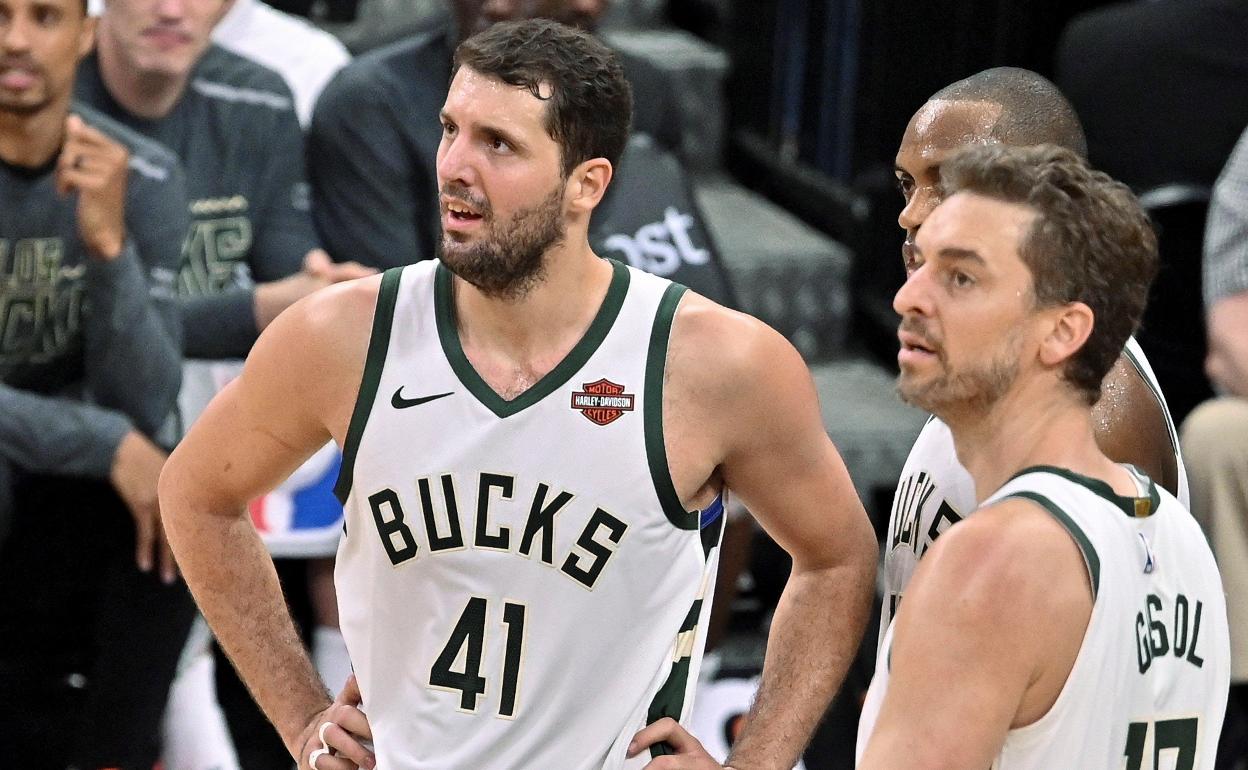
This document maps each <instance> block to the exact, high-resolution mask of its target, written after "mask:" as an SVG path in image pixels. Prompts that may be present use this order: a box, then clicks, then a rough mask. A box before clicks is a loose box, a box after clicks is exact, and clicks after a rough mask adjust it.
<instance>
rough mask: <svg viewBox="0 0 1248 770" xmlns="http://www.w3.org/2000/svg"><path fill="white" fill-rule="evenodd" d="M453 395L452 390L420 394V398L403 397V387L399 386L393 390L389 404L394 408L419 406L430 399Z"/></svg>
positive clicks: (434, 399) (435, 399)
mask: <svg viewBox="0 0 1248 770" xmlns="http://www.w3.org/2000/svg"><path fill="white" fill-rule="evenodd" d="M453 395H455V391H453V390H452V391H451V392H450V393H438V394H437V395H433V396H421V397H420V398H403V388H401V387H400V388H399V389H398V390H396V391H394V396H392V397H391V398H390V405H391V406H393V407H394V408H395V409H406V408H408V407H409V406H420V405H421V404H427V403H429V402H430V401H437V400H438V399H439V398H446V397H447V396H453Z"/></svg>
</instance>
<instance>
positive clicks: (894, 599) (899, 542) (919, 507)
mask: <svg viewBox="0 0 1248 770" xmlns="http://www.w3.org/2000/svg"><path fill="white" fill-rule="evenodd" d="M1122 352H1123V355H1125V356H1126V357H1127V360H1128V361H1130V362H1131V364H1132V365H1133V366H1134V367H1135V370H1136V371H1137V372H1139V375H1140V377H1142V378H1143V379H1144V382H1145V383H1146V384H1147V385H1148V388H1149V390H1151V391H1152V393H1153V395H1154V396H1156V398H1157V403H1158V404H1160V405H1161V411H1162V413H1163V414H1165V416H1166V429H1167V432H1168V434H1169V438H1170V448H1171V449H1172V450H1173V451H1174V462H1175V467H1176V468H1177V469H1178V474H1179V495H1178V499H1179V502H1180V503H1182V504H1183V507H1185V508H1188V507H1190V505H1191V503H1190V500H1189V498H1188V492H1187V469H1186V468H1185V467H1184V465H1183V453H1182V452H1180V451H1179V432H1178V430H1176V429H1175V427H1174V420H1172V419H1171V418H1170V409H1169V407H1167V406H1166V398H1165V396H1164V395H1162V393H1161V385H1159V384H1158V383H1157V377H1156V375H1154V374H1153V367H1152V366H1151V365H1150V364H1149V363H1148V358H1147V357H1146V356H1145V355H1144V351H1143V349H1141V348H1140V343H1138V342H1136V341H1135V338H1134V337H1130V338H1128V339H1127V344H1126V346H1125V347H1124V348H1123V351H1122ZM976 507H978V505H977V501H976V499H975V481H974V480H973V479H972V478H971V474H970V472H969V471H967V470H966V468H964V467H962V464H961V463H959V462H958V454H957V450H956V449H954V445H953V434H952V433H950V432H949V426H947V425H945V424H944V423H943V422H941V421H940V420H938V419H936V418H935V417H933V418H931V419H930V420H928V421H927V424H926V425H924V426H923V430H922V431H921V432H920V433H919V437H918V438H917V439H915V442H914V446H913V447H912V448H911V449H910V455H909V456H908V457H907V458H906V464H905V466H904V467H903V468H902V471H901V480H900V481H899V482H898V483H897V491H896V492H895V493H894V495H893V508H892V512H891V513H890V514H889V517H888V532H887V534H886V536H885V540H884V572H883V575H884V600H883V605H882V607H881V609H880V630H879V636H878V637H877V642H878V644H879V645H880V646H882V645H883V643H884V632H885V631H887V630H888V626H889V623H891V622H892V619H893V615H895V614H896V613H897V605H898V603H900V602H901V596H902V594H903V593H904V592H905V590H906V584H907V583H909V582H910V577H911V576H912V575H914V570H915V567H917V566H918V563H919V559H920V558H921V557H922V556H923V554H924V553H926V552H927V549H929V548H931V547H932V543H934V542H936V538H938V537H940V535H941V533H943V532H944V531H945V530H947V529H948V528H949V527H951V526H953V525H954V524H955V523H957V522H959V521H961V520H962V519H963V517H965V516H966V515H967V514H969V513H970V512H971V511H973V510H975V508H976Z"/></svg>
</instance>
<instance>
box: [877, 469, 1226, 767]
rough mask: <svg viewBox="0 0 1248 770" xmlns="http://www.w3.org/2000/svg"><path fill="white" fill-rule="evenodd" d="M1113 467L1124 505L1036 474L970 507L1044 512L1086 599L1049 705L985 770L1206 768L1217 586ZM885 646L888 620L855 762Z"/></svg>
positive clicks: (1214, 572) (1185, 524)
mask: <svg viewBox="0 0 1248 770" xmlns="http://www.w3.org/2000/svg"><path fill="white" fill-rule="evenodd" d="M1124 467H1127V468H1128V469H1129V470H1131V471H1132V473H1133V475H1134V476H1135V477H1136V482H1137V485H1138V487H1139V496H1138V497H1122V496H1120V495H1117V494H1115V493H1114V491H1113V489H1111V488H1110V486H1109V485H1108V484H1106V483H1105V482H1103V481H1100V480H1097V479H1092V478H1088V477H1086V476H1082V475H1080V474H1077V473H1074V472H1072V471H1069V470H1066V469H1062V468H1053V467H1048V466H1038V467H1034V468H1028V469H1026V470H1024V471H1022V472H1020V473H1019V474H1017V475H1016V476H1015V477H1014V478H1013V479H1011V480H1010V481H1009V482H1007V483H1006V484H1005V485H1004V486H1002V487H1001V489H999V490H997V492H995V493H994V494H993V495H992V496H991V497H989V498H988V500H987V501H985V503H984V505H985V506H988V505H992V504H994V503H997V502H1000V501H1002V500H1005V499H1008V498H1019V499H1026V500H1030V501H1032V502H1033V503H1035V504H1036V505H1039V506H1041V507H1042V508H1044V509H1045V510H1046V511H1048V512H1049V513H1050V514H1052V516H1053V517H1054V518H1055V519H1057V521H1058V522H1060V523H1061V524H1062V526H1063V527H1065V528H1066V530H1067V532H1069V533H1070V536H1071V538H1072V539H1073V540H1074V541H1075V543H1076V545H1078V546H1079V549H1080V551H1081V552H1082V553H1083V558H1084V562H1085V564H1086V566H1087V570H1088V576H1089V579H1090V581H1091V587H1092V596H1093V605H1092V615H1091V617H1090V618H1089V620H1088V628H1087V631H1086V633H1085V634H1084V637H1083V644H1082V646H1081V647H1080V648H1079V654H1078V656H1077V657H1076V659H1075V664H1074V667H1073V668H1072V669H1071V672H1070V675H1069V677H1067V679H1066V684H1065V686H1064V687H1063V688H1062V691H1061V694H1060V695H1059V696H1058V698H1057V701H1056V702H1055V703H1054V705H1053V707H1052V708H1051V709H1050V710H1049V712H1048V713H1047V714H1045V715H1044V716H1043V717H1042V718H1041V719H1040V720H1038V721H1037V722H1035V723H1033V724H1030V725H1027V726H1026V727H1022V728H1019V729H1016V730H1011V731H1009V733H1008V735H1007V737H1006V740H1005V745H1004V746H1003V747H1002V749H1001V753H1000V754H998V755H997V758H996V760H995V761H994V762H993V764H992V770H1053V768H1079V769H1080V770H1119V768H1127V769H1128V770H1160V768H1174V770H1194V769H1195V768H1199V770H1212V768H1213V761H1214V753H1215V751H1216V749H1217V744H1218V735H1219V733H1220V732H1221V730H1222V717H1223V714H1224V712H1225V709H1226V700H1227V688H1228V687H1229V686H1230V638H1229V636H1228V630H1227V621H1226V599H1225V596H1224V595H1223V593H1222V580H1221V577H1220V576H1219V574H1218V568H1217V565H1216V564H1215V563H1214V560H1213V553H1212V552H1211V551H1210V550H1209V546H1208V544H1207V543H1206V542H1205V537H1204V534H1203V533H1202V532H1201V530H1200V526H1199V525H1198V524H1197V523H1196V521H1195V519H1193V518H1192V516H1191V514H1190V513H1188V511H1187V509H1186V508H1185V507H1184V506H1183V505H1182V504H1181V503H1179V501H1178V500H1176V499H1175V498H1174V497H1173V496H1172V495H1171V494H1170V493H1169V492H1167V491H1166V490H1164V489H1161V488H1159V487H1157V486H1156V485H1155V484H1153V483H1152V481H1150V480H1149V479H1148V478H1147V477H1146V476H1143V475H1142V474H1139V473H1138V472H1136V471H1135V470H1134V469H1133V468H1131V467H1130V466H1124ZM1037 622H1044V620H1043V618H1039V619H1037ZM892 640H893V627H892V626H891V625H890V626H889V629H888V632H887V633H886V634H885V637H884V644H883V646H882V649H881V654H880V657H879V662H878V663H877V666H876V672H875V678H874V679H873V680H872V682H871V689H870V690H869V691H868V693H867V700H866V703H865V705H864V706H863V713H862V721H861V722H860V723H859V727H858V754H859V756H861V755H862V752H863V751H864V749H865V748H866V741H867V738H868V737H869V736H870V735H871V731H872V729H873V728H874V726H875V722H876V719H877V718H878V716H879V711H880V706H881V705H882V703H883V700H884V694H885V692H886V690H887V689H888V686H889V662H890V661H889V658H890V656H891V653H892ZM950 686H951V687H956V686H957V683H956V682H951V683H950Z"/></svg>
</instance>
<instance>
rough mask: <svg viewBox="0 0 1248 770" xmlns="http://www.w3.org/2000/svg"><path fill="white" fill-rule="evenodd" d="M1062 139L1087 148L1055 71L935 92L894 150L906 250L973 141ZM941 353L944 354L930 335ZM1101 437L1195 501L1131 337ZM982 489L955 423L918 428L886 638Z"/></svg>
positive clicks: (887, 571) (987, 74) (898, 507)
mask: <svg viewBox="0 0 1248 770" xmlns="http://www.w3.org/2000/svg"><path fill="white" fill-rule="evenodd" d="M1043 143H1050V144H1056V145H1058V146H1061V147H1065V148H1066V149H1069V150H1071V151H1072V152H1074V153H1075V154H1076V155H1079V156H1080V157H1083V156H1085V155H1086V153H1087V142H1086V140H1085V139H1084V135H1083V129H1082V128H1081V126H1080V124H1079V119H1078V117H1077V116H1076V114H1075V111H1074V108H1073V107H1071V105H1070V102H1068V101H1067V100H1066V98H1065V97H1064V96H1063V95H1062V93H1061V92H1060V91H1059V90H1058V89H1057V87H1056V86H1055V85H1053V84H1052V83H1051V82H1049V81H1048V80H1046V79H1044V78H1043V77H1041V76H1039V75H1037V74H1036V73H1034V72H1030V71H1028V70H1024V69H1017V68H1013V67H998V68H994V69H989V70H985V71H983V72H980V73H978V74H975V75H972V76H971V77H969V78H966V79H965V80H960V81H958V82H956V83H953V84H952V85H949V86H946V87H945V88H942V89H941V90H940V91H937V92H936V93H935V94H933V95H932V97H931V98H930V99H929V100H928V101H927V102H926V103H925V104H924V105H923V106H922V107H920V108H919V110H918V112H916V113H915V114H914V117H912V118H911V119H910V123H909V125H908V126H907V127H906V132H905V134H904V135H903V136H902V139H901V146H900V147H899V148H898V150H897V159H896V173H897V183H898V186H899V188H900V189H901V194H902V196H903V197H904V199H905V206H904V207H903V208H902V210H901V214H900V215H899V216H898V217H897V224H898V225H900V226H901V228H902V229H903V230H905V232H906V239H905V242H904V244H903V246H902V258H903V259H904V261H905V264H906V272H907V274H909V273H912V272H913V271H914V270H915V256H914V244H915V237H916V236H917V235H918V233H919V231H920V228H921V227H922V226H923V223H924V222H925V221H926V220H927V218H928V216H929V215H930V214H931V213H932V210H933V209H935V208H936V206H937V205H939V204H940V202H941V201H942V199H943V198H944V191H943V189H942V186H941V166H942V164H943V163H944V162H945V160H946V159H948V158H949V157H951V156H952V155H953V154H955V153H956V152H957V151H958V150H960V149H962V148H964V147H967V146H972V145H989V144H1000V145H1006V146H1018V147H1025V146H1032V145H1037V144H1043ZM933 342H934V345H935V348H936V349H935V350H934V351H933V352H935V353H937V355H941V356H943V351H942V350H941V348H940V346H939V344H940V341H939V340H936V341H933ZM1092 416H1093V425H1094V426H1095V432H1096V441H1097V444H1098V446H1099V447H1100V448H1101V450H1102V451H1103V452H1104V453H1105V454H1106V455H1107V456H1109V457H1110V458H1111V459H1112V460H1114V461H1116V462H1125V463H1130V464H1132V465H1135V466H1136V467H1137V468H1139V469H1140V470H1141V471H1143V472H1144V473H1145V474H1146V475H1148V476H1149V477H1150V478H1152V479H1154V480H1156V481H1157V483H1158V484H1160V485H1161V486H1163V487H1164V488H1166V489H1167V490H1169V491H1171V492H1173V493H1174V494H1175V495H1176V496H1177V497H1178V498H1179V500H1180V501H1181V502H1182V503H1183V504H1184V505H1185V506H1186V505H1187V504H1188V493H1187V478H1186V475H1185V472H1184V469H1183V460H1182V457H1181V455H1180V453H1179V447H1178V439H1177V433H1176V431H1175V428H1174V424H1173V422H1172V421H1171V419H1170V415H1169V411H1168V410H1167V408H1166V402H1165V399H1164V397H1163V396H1162V394H1161V390H1160V388H1159V387H1158V385H1157V381H1156V378H1155V377H1154V376H1153V373H1152V368H1151V367H1150V366H1149V363H1148V360H1147V359H1146V358H1145V356H1144V352H1143V351H1142V350H1141V349H1140V347H1139V345H1138V343H1136V341H1135V339H1134V338H1129V339H1128V340H1127V344H1126V346H1125V348H1124V349H1123V352H1122V355H1121V356H1120V357H1119V358H1118V361H1117V362H1116V363H1115V364H1114V366H1113V368H1112V369H1111V370H1110V372H1109V374H1108V375H1107V376H1106V378H1105V380H1104V383H1103V385H1102V397H1101V399H1100V400H1099V401H1098V402H1097V403H1096V405H1095V406H1094V407H1093V409H1092ZM978 503H979V498H978V497H977V496H976V494H975V486H974V483H973V481H972V480H971V476H970V474H969V473H968V472H967V470H966V469H965V468H964V467H963V466H962V465H961V463H959V461H958V458H957V455H956V453H955V451H954V447H953V437H952V435H951V434H950V432H949V428H948V427H947V426H946V425H945V424H944V423H943V422H941V421H940V420H939V419H936V418H933V419H931V420H929V421H928V423H927V425H925V426H924V428H923V431H922V433H920V434H919V437H918V439H917V440H916V442H915V444H914V447H913V448H912V449H911V451H910V456H909V457H908V458H907V460H906V464H905V467H904V468H903V469H902V473H901V480H900V481H899V482H898V485H897V491H896V494H895V496H894V498H893V507H892V512H891V514H890V516H889V524H888V531H887V533H886V535H885V538H886V539H885V542H884V604H883V607H882V610H881V616H880V639H881V640H882V639H883V638H884V634H885V632H886V631H887V630H888V627H889V624H890V623H891V621H892V619H893V616H894V615H895V614H896V611H897V605H898V603H899V602H900V601H901V596H902V593H903V592H904V591H905V588H906V584H907V583H908V582H909V580H910V577H911V576H912V575H913V574H914V570H915V567H916V565H917V564H918V561H919V559H920V557H922V556H923V554H924V553H925V552H926V551H927V550H928V549H929V548H931V546H932V544H933V542H934V541H935V540H936V538H937V537H939V536H940V535H941V534H942V533H943V532H944V531H945V530H947V529H948V528H949V527H951V526H952V525H953V524H955V523H957V522H958V521H961V520H962V519H963V518H965V517H966V516H967V515H968V514H969V513H970V512H971V511H973V510H974V509H975V508H976V506H977V504H978Z"/></svg>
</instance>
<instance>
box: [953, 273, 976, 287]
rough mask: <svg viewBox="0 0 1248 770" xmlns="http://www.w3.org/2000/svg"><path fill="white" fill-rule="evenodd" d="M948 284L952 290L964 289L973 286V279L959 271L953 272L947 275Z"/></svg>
mask: <svg viewBox="0 0 1248 770" xmlns="http://www.w3.org/2000/svg"><path fill="white" fill-rule="evenodd" d="M949 283H951V284H952V285H953V286H954V288H957V289H965V288H966V287H968V286H971V285H973V284H974V283H975V279H974V278H972V277H971V276H969V275H967V274H966V273H964V272H962V271H961V270H954V271H953V272H951V273H950V274H949Z"/></svg>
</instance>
